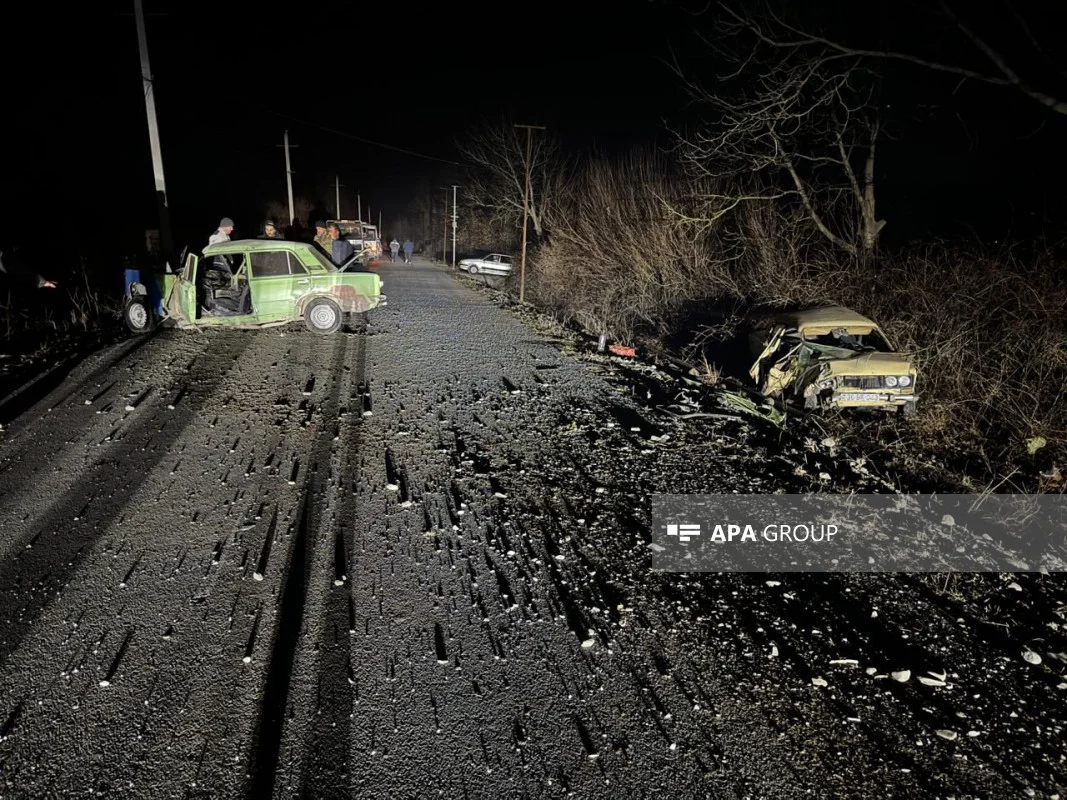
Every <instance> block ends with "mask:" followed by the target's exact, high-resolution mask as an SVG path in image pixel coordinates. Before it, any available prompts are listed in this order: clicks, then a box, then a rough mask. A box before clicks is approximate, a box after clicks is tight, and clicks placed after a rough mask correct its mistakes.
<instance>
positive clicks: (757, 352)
mask: <svg viewBox="0 0 1067 800" xmlns="http://www.w3.org/2000/svg"><path fill="white" fill-rule="evenodd" d="M749 346H750V349H751V351H752V354H753V355H754V356H755V357H756V362H755V363H754V364H753V365H752V369H751V370H749V375H751V376H752V379H753V380H754V381H755V382H756V385H757V386H758V387H759V389H760V391H761V392H762V393H763V394H764V395H766V396H768V397H775V398H780V399H781V400H782V401H783V402H799V403H802V404H803V406H804V408H807V409H817V408H825V407H832V406H837V407H847V408H869V409H876V410H883V411H898V412H899V413H901V414H904V415H911V414H914V413H915V403H916V399H917V397H918V395H917V394H916V391H915V379H916V370H915V365H914V364H913V363H912V360H911V359H910V358H909V357H908V356H907V355H906V354H904V353H899V352H897V351H896V350H895V349H894V348H893V346H892V345H891V344H890V341H889V337H888V336H886V334H885V332H884V331H883V330H882V329H881V328H879V327H878V325H877V324H875V323H874V322H873V321H872V320H869V319H867V317H865V316H863V315H862V314H858V313H856V312H855V311H852V310H851V309H848V308H844V307H842V306H825V307H822V308H813V309H809V310H806V311H793V312H785V313H780V314H776V315H774V316H773V317H771V318H770V319H769V320H766V321H765V324H764V325H762V326H760V327H759V328H757V329H756V330H755V331H754V332H753V333H751V334H750V336H749Z"/></svg>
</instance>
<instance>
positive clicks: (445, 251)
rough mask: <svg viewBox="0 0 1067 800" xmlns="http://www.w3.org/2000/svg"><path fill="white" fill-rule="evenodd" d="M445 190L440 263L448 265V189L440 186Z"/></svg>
mask: <svg viewBox="0 0 1067 800" xmlns="http://www.w3.org/2000/svg"><path fill="white" fill-rule="evenodd" d="M441 188H442V189H444V190H445V205H444V209H445V226H444V229H443V231H442V235H441V261H443V262H444V263H445V264H447V263H448V187H447V186H442V187H441Z"/></svg>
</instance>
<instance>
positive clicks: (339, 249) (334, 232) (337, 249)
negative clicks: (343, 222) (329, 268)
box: [330, 225, 356, 267]
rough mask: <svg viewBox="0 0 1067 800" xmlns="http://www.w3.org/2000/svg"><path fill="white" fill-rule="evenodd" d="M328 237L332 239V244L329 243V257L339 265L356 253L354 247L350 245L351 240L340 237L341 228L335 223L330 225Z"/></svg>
mask: <svg viewBox="0 0 1067 800" xmlns="http://www.w3.org/2000/svg"><path fill="white" fill-rule="evenodd" d="M330 238H331V239H333V244H331V245H330V259H331V260H332V261H333V263H334V264H336V265H337V266H339V267H340V266H342V265H343V264H344V263H345V262H346V261H348V259H350V258H352V256H354V255H355V254H356V249H355V248H354V247H352V243H351V242H349V241H348V240H346V239H342V238H341V229H340V228H338V227H337V225H331V226H330Z"/></svg>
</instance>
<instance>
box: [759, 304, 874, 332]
mask: <svg viewBox="0 0 1067 800" xmlns="http://www.w3.org/2000/svg"><path fill="white" fill-rule="evenodd" d="M776 319H777V320H778V321H779V322H781V323H783V324H785V325H787V326H788V327H790V328H796V329H797V330H800V331H802V330H812V329H818V330H823V329H825V331H826V332H827V333H829V331H830V330H831V329H832V328H856V329H863V330H864V331H868V332H869V331H870V330H873V329H879V328H878V324H877V323H876V322H875V321H874V320H872V319H870V318H868V317H865V316H863V314H860V313H859V312H858V311H853V310H852V309H851V308H845V307H844V306H821V307H819V308H809V309H804V310H802V311H786V312H783V313H780V314H777V315H776Z"/></svg>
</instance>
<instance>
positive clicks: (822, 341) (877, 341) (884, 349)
mask: <svg viewBox="0 0 1067 800" xmlns="http://www.w3.org/2000/svg"><path fill="white" fill-rule="evenodd" d="M804 341H805V342H806V343H808V344H813V345H816V346H818V347H820V348H821V347H828V348H835V349H842V350H849V351H852V352H869V351H872V350H873V351H876V352H879V353H891V352H893V348H891V347H890V346H889V342H887V341H886V339H885V336H883V335H882V333H881V331H879V330H878V329H877V328H872V329H865V330H864V331H863V332H862V333H856V332H853V331H851V330H849V329H848V328H833V329H832V330H831V331H830V332H829V333H826V334H820V335H818V336H812V335H810V334H808V335H805V336H804Z"/></svg>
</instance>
